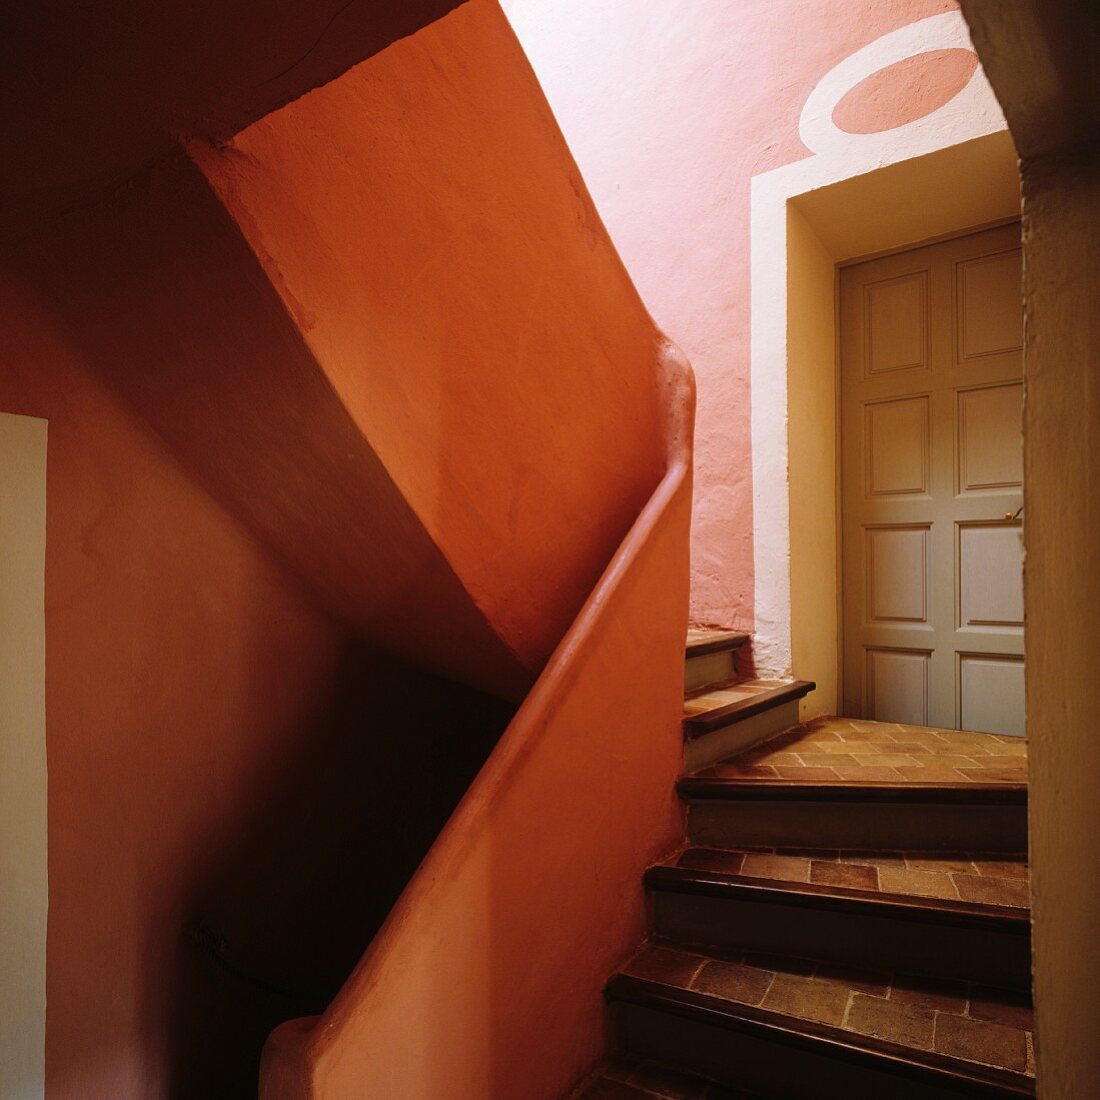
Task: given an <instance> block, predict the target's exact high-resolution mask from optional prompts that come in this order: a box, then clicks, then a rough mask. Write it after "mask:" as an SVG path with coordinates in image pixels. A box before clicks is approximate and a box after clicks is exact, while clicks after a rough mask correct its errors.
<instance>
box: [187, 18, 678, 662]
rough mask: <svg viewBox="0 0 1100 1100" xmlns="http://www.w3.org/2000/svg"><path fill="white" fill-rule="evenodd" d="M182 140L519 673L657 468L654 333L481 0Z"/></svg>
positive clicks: (536, 95) (613, 540)
mask: <svg viewBox="0 0 1100 1100" xmlns="http://www.w3.org/2000/svg"><path fill="white" fill-rule="evenodd" d="M193 155H194V156H195V157H196V158H197V161H198V163H199V164H200V166H201V167H202V169H203V171H204V172H205V173H206V175H207V177H208V178H209V180H210V181H211V184H212V186H213V187H214V188H215V189H216V190H217V192H218V193H219V195H220V196H221V198H222V199H223V201H224V202H225V203H226V205H227V208H228V209H229V211H230V213H231V214H232V216H233V217H234V218H235V219H236V221H237V222H238V224H239V225H240V227H241V230H242V232H243V233H244V234H245V236H246V237H247V239H248V241H249V243H250V244H251V246H252V248H253V249H254V250H255V252H256V254H257V256H258V257H259V259H260V261H261V263H262V264H263V267H264V270H265V272H266V274H267V276H268V277H269V278H270V279H271V280H272V283H273V284H274V285H275V286H276V287H277V288H278V290H279V292H280V294H281V295H282V297H283V300H284V302H285V303H286V305H287V308H288V310H289V311H290V313H291V315H292V316H293V317H294V319H295V321H296V323H297V325H298V326H299V328H300V331H301V333H302V335H303V337H304V340H305V342H306V343H307V345H308V347H309V348H310V350H311V352H312V353H313V355H314V356H315V357H316V359H317V361H318V363H319V364H320V365H321V366H322V367H323V369H324V371H325V373H326V375H327V377H328V379H329V381H330V382H331V384H332V386H333V387H334V388H335V390H336V392H337V393H338V394H339V396H340V398H341V400H342V401H343V402H344V404H345V405H346V407H347V409H348V412H349V413H350V414H351V416H352V418H353V419H354V421H355V423H356V424H357V425H358V427H359V429H360V430H361V431H362V432H363V433H364V435H365V437H366V438H367V439H368V440H369V441H370V443H371V445H372V446H373V447H375V448H376V450H377V452H378V455H379V457H380V458H381V460H382V462H383V463H384V464H385V466H386V468H387V470H388V471H389V473H390V475H391V476H392V477H393V479H394V481H395V483H396V484H397V485H398V486H400V488H401V490H402V492H403V493H404V495H405V497H406V499H407V500H408V501H409V503H410V505H411V506H412V508H413V510H414V511H415V512H416V514H417V516H418V517H419V518H420V520H421V522H422V523H423V524H424V526H425V528H426V529H427V530H428V532H429V533H430V534H431V536H432V537H433V539H434V540H435V542H436V544H437V545H438V546H439V547H440V549H441V550H442V552H443V553H444V554H445V556H446V557H447V559H448V561H449V562H450V563H451V564H452V566H453V567H454V570H455V573H456V574H457V576H458V577H459V578H460V580H461V581H462V583H463V584H464V585H465V587H466V588H467V590H468V591H469V592H470V593H471V595H472V597H473V599H474V601H475V602H476V604H477V605H478V607H479V608H480V609H481V611H482V612H483V613H484V615H485V616H486V618H487V619H488V621H489V622H490V623H491V624H492V626H493V628H494V629H495V630H496V632H497V633H498V635H499V636H500V637H501V638H502V639H503V641H504V642H505V643H506V645H507V646H508V647H509V648H510V649H511V650H512V651H513V652H514V653H515V654H516V655H517V656H518V658H519V660H520V662H521V663H522V664H523V666H524V667H526V668H528V669H531V670H534V671H536V672H537V671H538V669H540V668H541V666H542V664H543V663H544V662H545V660H546V658H547V657H548V656H549V654H550V652H551V650H552V649H553V647H554V646H555V644H556V643H557V642H558V640H559V639H560V638H561V636H562V634H563V633H564V631H565V629H566V627H567V626H568V624H569V622H570V621H571V620H572V618H573V616H574V615H575V614H576V612H577V610H578V608H579V607H580V605H581V603H582V602H583V600H584V598H585V596H586V595H587V593H588V592H589V591H590V589H591V587H592V585H593V584H594V583H595V580H596V579H597V577H598V576H599V574H600V572H601V570H602V569H603V567H604V565H605V564H606V562H607V560H608V558H609V557H610V555H611V553H612V551H613V550H614V548H615V546H616V545H617V544H618V542H619V540H620V539H621V538H622V536H623V534H624V533H625V531H626V530H627V528H628V527H629V525H630V523H631V521H632V520H633V518H634V517H635V516H636V515H637V513H638V511H639V509H640V508H641V506H642V504H643V502H644V501H645V499H646V498H647V496H648V494H649V493H650V492H651V490H652V489H653V486H654V485H655V484H656V482H657V480H658V478H659V476H660V457H659V452H660V447H659V443H658V442H657V433H658V426H657V415H658V408H657V397H656V391H655V386H654V381H653V374H652V363H653V359H654V355H655V348H656V334H655V330H654V328H653V326H652V323H651V322H650V320H649V318H648V316H647V314H646V312H645V310H644V308H643V306H642V305H641V302H640V301H639V299H638V296H637V294H636V292H635V291H634V289H633V287H632V285H631V283H630V280H629V278H628V276H627V274H626V272H625V271H624V269H623V267H622V264H621V263H620V261H619V259H618V257H617V255H616V254H615V251H614V249H613V247H612V245H611V243H610V241H609V240H608V238H607V235H606V233H605V231H604V229H603V226H602V224H601V223H600V221H599V219H598V217H597V215H596V213H595V209H594V207H593V206H592V202H591V200H590V198H589V196H588V194H587V191H586V189H585V185H584V183H583V181H582V179H581V176H580V173H579V172H578V171H577V169H576V166H575V165H574V164H573V161H572V159H571V157H570V156H569V153H568V150H567V148H566V146H565V143H564V142H563V140H562V139H561V136H560V133H559V132H558V130H557V127H556V124H555V122H554V119H553V117H552V115H551V114H550V111H549V109H548V107H547V105H546V102H545V100H544V99H543V96H542V93H541V91H540V89H539V87H538V84H537V83H536V80H535V78H534V76H533V74H532V73H531V70H530V67H529V65H528V63H527V61H526V59H525V58H524V56H523V54H522V51H521V50H520V48H519V46H518V44H517V42H516V40H515V37H514V35H513V33H512V31H511V29H510V28H509V26H508V24H507V22H506V20H505V19H504V17H503V15H502V13H501V11H500V8H499V6H498V5H497V3H496V2H495V0H471V2H470V3H467V4H464V5H462V6H461V7H460V8H458V9H457V10H456V11H454V12H452V13H451V14H449V15H447V16H445V17H444V18H443V19H441V20H439V21H437V22H436V23H434V24H432V25H431V26H430V27H428V28H426V29H425V30H423V31H421V32H419V33H418V34H416V35H415V36H413V37H411V38H408V39H404V40H402V41H400V42H397V43H395V44H394V45H392V46H390V47H389V48H388V49H386V50H385V51H383V52H382V53H380V54H378V55H377V56H375V57H374V58H372V59H370V60H368V61H367V62H364V63H363V64H362V65H359V66H358V67H356V68H354V69H352V70H350V71H349V72H348V73H346V74H345V75H344V76H342V77H340V78H339V79H337V80H335V81H333V82H332V83H330V84H328V85H326V86H325V87H323V88H320V89H317V90H315V91H313V92H311V93H309V94H308V95H306V96H304V97H302V98H301V99H298V100H296V101H295V102H293V103H291V104H290V105H288V106H287V107H285V108H283V109H282V110H279V111H276V112H274V113H273V114H271V115H269V116H268V117H267V118H265V119H263V120H261V121H260V122H258V123H256V124H254V125H253V126H251V127H249V128H248V129H246V130H245V131H243V132H242V133H240V134H238V135H237V136H236V137H235V138H233V139H232V141H231V142H229V144H228V145H227V146H226V147H225V148H224V149H221V150H212V149H210V148H201V147H194V149H193Z"/></svg>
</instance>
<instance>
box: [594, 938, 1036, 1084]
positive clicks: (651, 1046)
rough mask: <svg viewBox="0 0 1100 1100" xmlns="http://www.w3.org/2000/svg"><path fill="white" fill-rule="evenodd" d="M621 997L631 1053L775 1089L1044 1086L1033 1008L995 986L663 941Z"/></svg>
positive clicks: (638, 965)
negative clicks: (716, 953) (923, 980)
mask: <svg viewBox="0 0 1100 1100" xmlns="http://www.w3.org/2000/svg"><path fill="white" fill-rule="evenodd" d="M803 964H805V965H803ZM960 989H961V992H960ZM607 997H608V1000H609V1001H610V1002H611V1003H612V1004H613V1005H614V1006H615V1009H614V1010H615V1018H616V1029H617V1035H618V1040H619V1044H620V1048H621V1049H622V1050H623V1051H624V1052H625V1053H626V1054H627V1055H630V1056H632V1057H635V1058H640V1059H642V1058H644V1059H650V1060H654V1061H659V1062H660V1063H662V1064H665V1065H669V1066H674V1067H677V1068H681V1069H684V1070H687V1071H690V1072H692V1073H696V1074H699V1075H703V1076H705V1077H708V1078H712V1079H714V1080H717V1081H720V1082H725V1083H727V1084H729V1085H736V1086H737V1087H739V1088H744V1089H747V1090H750V1091H759V1092H761V1093H763V1094H765V1095H768V1096H790V1097H808V1096H815V1097H820V1096H845V1097H868V1098H870V1097H874V1098H876V1100H879V1098H884V1097H889V1098H890V1100H895V1098H896V1100H916V1098H918V1097H920V1098H925V1100H927V1098H929V1097H944V1098H947V1097H961V1096H984V1097H1031V1096H1034V1094H1035V1089H1034V1078H1033V1076H1032V1069H1033V1063H1034V1054H1033V1050H1032V1040H1031V1023H1030V1012H1029V1010H1028V1009H1027V1007H1026V1006H1022V1005H1018V1004H1014V1003H1013V1002H1012V1000H1011V998H1008V999H1005V998H1000V997H998V996H996V995H992V996H990V995H987V994H985V993H983V992H982V991H981V987H971V986H966V987H959V989H956V988H955V987H952V986H950V985H948V986H945V987H944V988H943V989H942V990H937V989H935V988H933V987H931V986H929V985H927V984H924V985H921V984H920V983H913V982H909V981H907V980H904V979H901V978H896V977H895V976H893V975H891V974H876V973H874V972H863V971H861V972H857V973H852V972H849V973H844V972H842V971H838V970H836V969H835V968H834V969H832V970H829V969H828V968H825V967H822V966H820V965H819V964H814V963H812V962H807V961H806V960H793V959H771V958H762V959H755V958H754V957H753V956H748V957H746V958H745V959H741V960H736V959H735V960H732V961H731V960H723V959H718V958H715V957H712V956H691V955H689V954H686V953H682V952H675V951H669V950H665V949H661V948H650V949H649V950H648V951H647V952H646V953H644V954H643V956H641V957H640V958H639V959H638V960H635V962H634V963H632V964H631V966H630V967H628V970H627V973H625V974H620V975H617V976H616V977H615V978H614V979H612V981H611V983H610V984H609V985H608V988H607ZM810 1082H812V1086H811V1085H810V1084H809V1083H810Z"/></svg>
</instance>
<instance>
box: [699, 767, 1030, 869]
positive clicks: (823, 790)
mask: <svg viewBox="0 0 1100 1100" xmlns="http://www.w3.org/2000/svg"><path fill="white" fill-rule="evenodd" d="M678 790H679V792H680V796H681V798H684V799H686V800H687V801H688V835H689V836H690V838H691V841H692V842H693V843H695V844H700V845H705V846H710V847H735V846H737V845H738V844H753V845H776V846H779V847H785V848H786V847H826V846H828V847H831V848H832V847H835V848H838V849H839V848H858V849H879V848H886V849H891V850H897V851H936V850H940V851H956V850H958V849H960V848H965V849H968V850H972V851H983V852H1008V853H1016V852H1020V851H1023V850H1024V849H1026V847H1027V787H1026V786H1024V785H1016V784H1006V783H1001V784H989V785H984V784H980V783H969V784H958V785H953V786H952V785H943V784H917V783H904V784H885V783H884V784H863V785H857V784H851V783H831V784H819V783H797V782H782V781H769V780H737V779H705V778H696V777H688V778H686V779H682V780H680V782H679V784H678Z"/></svg>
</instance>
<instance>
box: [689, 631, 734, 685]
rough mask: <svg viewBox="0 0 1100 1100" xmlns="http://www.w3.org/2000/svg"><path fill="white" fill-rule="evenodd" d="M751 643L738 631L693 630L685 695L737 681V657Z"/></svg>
mask: <svg viewBox="0 0 1100 1100" xmlns="http://www.w3.org/2000/svg"><path fill="white" fill-rule="evenodd" d="M748 640H749V636H748V635H747V634H742V633H741V632H740V631H736V630H689V631H688V634H687V645H686V647H685V659H684V694H685V695H687V694H690V693H691V692H696V691H700V690H702V689H703V688H706V687H711V686H715V685H718V684H724V683H726V682H727V681H730V680H732V679H734V678H735V676H736V674H737V663H736V660H735V654H736V652H737V650H739V649H740V648H741V647H742V646H743V645H745V644H746V643H747V642H748Z"/></svg>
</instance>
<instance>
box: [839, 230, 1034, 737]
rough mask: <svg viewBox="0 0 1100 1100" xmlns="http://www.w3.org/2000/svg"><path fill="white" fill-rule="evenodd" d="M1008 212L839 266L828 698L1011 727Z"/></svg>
mask: <svg viewBox="0 0 1100 1100" xmlns="http://www.w3.org/2000/svg"><path fill="white" fill-rule="evenodd" d="M1020 287H1021V270H1020V227H1019V224H1018V223H1014V224H1010V225H1006V226H1003V227H1000V228H998V229H992V230H987V231H985V232H981V233H974V234H967V235H964V236H960V237H956V238H953V239H950V240H947V241H943V242H940V243H938V244H934V245H927V246H924V247H922V248H917V249H908V250H905V251H902V252H898V253H894V254H892V255H889V256H886V257H883V258H880V259H876V260H870V261H865V262H863V263H858V264H852V265H849V266H847V267H845V268H844V269H843V270H842V271H841V273H840V318H839V322H840V390H841V429H840V442H841V471H842V473H841V514H842V562H843V569H842V591H843V603H844V610H843V620H844V621H843V681H844V692H843V713H844V714H846V715H850V716H854V717H864V718H873V719H877V720H880V721H887V722H891V721H893V722H906V723H909V724H912V725H933V726H938V727H946V728H955V729H970V730H980V731H982V732H986V733H1010V734H1023V732H1024V713H1023V711H1024V665H1023V545H1022V533H1023V532H1022V520H1021V519H1020V518H1019V515H1020V510H1021V509H1022V504H1023V496H1022V493H1023V447H1022V442H1023V441H1022V435H1021V431H1022V420H1021V414H1022V408H1023V377H1022V376H1023V362H1022V341H1023V313H1022V302H1021V291H1020Z"/></svg>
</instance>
